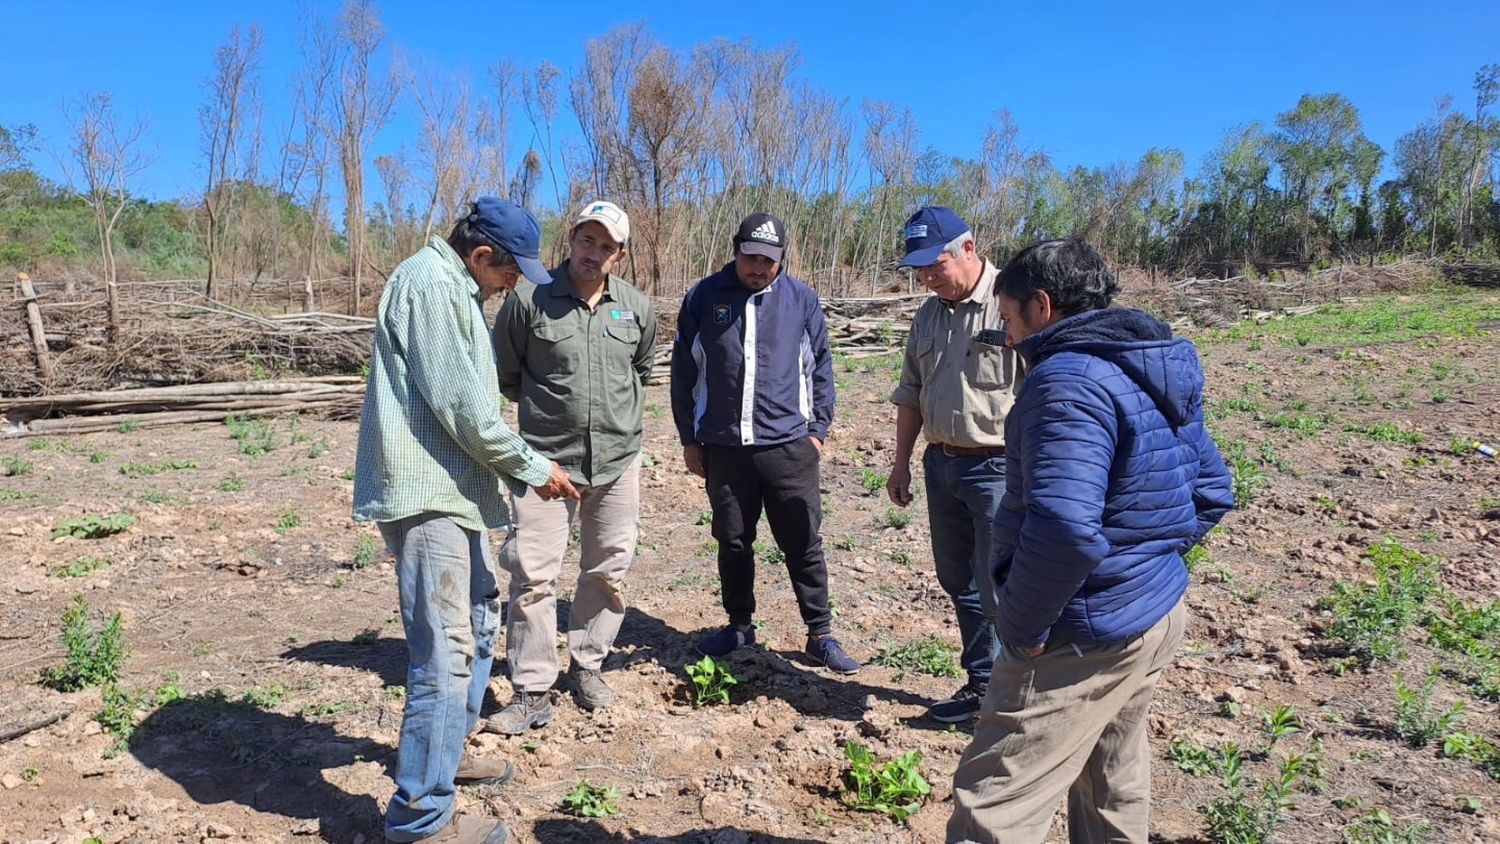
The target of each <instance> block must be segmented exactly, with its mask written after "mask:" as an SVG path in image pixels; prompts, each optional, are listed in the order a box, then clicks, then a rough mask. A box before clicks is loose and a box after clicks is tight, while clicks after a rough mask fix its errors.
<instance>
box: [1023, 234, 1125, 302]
mask: <svg viewBox="0 0 1500 844" xmlns="http://www.w3.org/2000/svg"><path fill="white" fill-rule="evenodd" d="M998 288H999V289H1000V290H1003V291H1004V292H1005V295H1007V296H1009V297H1010V298H1012V299H1016V300H1018V301H1022V302H1024V301H1026V300H1028V299H1030V298H1031V297H1033V296H1035V295H1036V294H1037V293H1042V292H1045V293H1046V294H1047V295H1048V296H1050V297H1052V307H1053V308H1055V309H1057V310H1058V311H1059V312H1061V313H1062V314H1063V315H1064V316H1072V315H1073V314H1079V313H1083V312H1084V311H1097V310H1099V309H1101V308H1107V307H1109V303H1110V302H1111V301H1113V300H1114V298H1115V294H1116V293H1117V292H1119V290H1120V284H1119V282H1118V281H1116V280H1115V274H1114V271H1112V270H1111V269H1110V268H1109V265H1108V264H1106V263H1104V258H1103V257H1102V256H1101V255H1100V254H1099V253H1098V252H1096V251H1094V247H1092V246H1090V245H1088V244H1087V243H1085V242H1083V241H1082V240H1079V239H1077V238H1072V237H1069V238H1064V239H1061V240H1044V241H1042V242H1041V243H1036V244H1033V245H1031V246H1028V247H1026V248H1025V249H1022V250H1021V251H1020V252H1019V253H1018V254H1017V255H1016V257H1014V258H1011V259H1010V262H1009V263H1007V264H1006V265H1005V269H1003V270H1001V271H1000V279H999V282H998Z"/></svg>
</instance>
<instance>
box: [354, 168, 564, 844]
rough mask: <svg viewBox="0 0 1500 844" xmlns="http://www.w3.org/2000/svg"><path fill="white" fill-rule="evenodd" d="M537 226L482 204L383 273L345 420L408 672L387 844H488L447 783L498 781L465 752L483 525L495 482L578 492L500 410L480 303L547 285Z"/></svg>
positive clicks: (501, 515)
mask: <svg viewBox="0 0 1500 844" xmlns="http://www.w3.org/2000/svg"><path fill="white" fill-rule="evenodd" d="M540 254H541V228H540V227H539V226H538V225H537V222H536V220H535V219H534V218H532V216H531V215H530V214H528V213H527V212H526V211H525V210H524V209H522V208H520V207H519V206H516V205H513V204H511V203H509V202H505V201H503V200H500V199H496V198H495V197H489V196H484V197H480V198H479V200H478V201H477V202H476V203H475V204H474V208H473V210H472V212H471V213H470V214H468V215H467V216H466V217H464V218H463V219H461V220H459V221H458V223H457V224H456V225H455V226H454V227H453V231H452V233H451V234H449V235H448V239H447V240H443V239H441V238H437V237H434V238H432V240H431V241H429V242H428V244H427V246H426V248H424V249H422V251H420V252H418V253H417V254H415V255H413V256H411V257H410V258H407V259H406V260H405V261H403V262H402V263H401V265H400V266H398V267H397V268H396V271H395V273H393V274H392V275H391V279H390V282H389V284H387V285H386V288H385V294H384V295H383V296H382V297H381V299H380V311H379V314H378V315H377V318H376V322H375V349H374V353H373V355H372V356H371V360H370V382H369V386H368V388H367V390H366V393H365V406H364V412H363V414H362V415H361V417H360V427H359V453H358V457H357V458H356V462H355V470H354V518H355V519H356V520H358V521H366V522H376V523H378V524H379V525H380V532H381V535H382V536H384V537H385V541H386V545H387V547H389V548H390V551H391V553H392V554H393V555H394V556H395V558H396V566H397V568H396V580H397V585H398V588H399V591H400V596H401V622H402V625H403V627H404V628H405V630H406V642H407V650H408V653H409V655H410V664H409V666H408V668H407V679H406V688H407V695H406V709H405V713H404V716H403V719H402V722H401V739H400V744H399V750H400V758H399V760H398V762H397V765H396V775H395V779H396V793H395V795H394V796H393V797H392V798H391V802H390V807H389V808H388V809H387V811H386V819H385V836H386V840H388V841H429V842H444V844H447V842H475V843H476V844H479V842H483V844H501V842H503V841H505V839H506V838H507V834H508V833H507V830H506V826H505V824H504V823H503V822H500V821H496V820H494V819H493V818H465V817H457V816H455V814H454V807H455V795H456V785H455V783H478V782H503V781H505V780H507V779H509V778H510V776H511V773H512V767H511V765H510V763H509V762H505V761H503V760H498V761H497V760H484V759H472V758H469V757H468V756H467V755H466V754H465V753H464V745H465V744H466V742H467V739H468V736H469V734H470V733H471V732H473V730H474V727H475V726H476V724H477V723H478V720H479V707H480V705H481V704H482V703H483V701H484V692H485V689H486V687H487V686H488V685H489V678H490V666H491V663H493V661H494V646H495V633H496V627H497V623H498V620H499V619H498V616H499V596H500V593H499V589H498V588H497V586H496V583H495V576H494V572H493V566H492V564H491V559H490V546H489V537H488V533H487V532H488V530H489V529H492V528H499V527H504V526H506V525H507V524H508V522H509V520H510V516H509V513H508V512H507V510H506V507H505V502H504V499H503V497H502V496H501V493H500V481H501V480H504V481H505V483H506V484H507V485H508V486H509V487H510V488H511V490H512V491H514V492H516V493H517V494H519V493H520V492H521V491H522V490H524V489H525V488H527V487H531V488H533V489H535V490H536V494H537V495H538V496H539V497H540V498H542V499H548V500H550V499H555V498H563V497H567V498H575V499H576V498H577V497H578V491H577V490H576V489H574V487H573V485H572V484H571V483H570V482H569V481H568V475H567V472H565V471H563V469H562V468H561V467H559V466H558V465H557V464H555V463H553V462H551V461H550V460H548V459H546V458H545V457H543V456H541V455H540V454H538V453H537V452H536V451H534V450H533V449H532V448H531V447H530V446H528V445H527V444H526V442H525V441H524V440H522V439H521V437H520V436H518V435H517V434H516V433H515V432H514V431H512V430H511V429H510V427H509V426H507V425H506V424H505V422H504V420H503V419H502V418H501V416H500V408H501V400H500V393H499V382H498V379H497V377H496V373H495V359H494V353H493V352H492V351H491V348H490V340H489V330H488V327H487V326H486V324H485V320H484V312H483V311H482V310H481V303H482V302H483V301H484V300H485V299H487V298H488V297H490V296H492V295H494V294H495V293H498V292H499V291H501V290H513V289H515V286H516V283H517V281H518V280H519V279H520V277H521V276H522V275H524V276H525V277H526V278H527V279H528V280H530V281H532V282H533V283H535V284H548V283H550V282H551V281H552V277H551V275H550V274H549V273H548V272H547V271H546V268H545V267H543V266H542V263H541V261H540Z"/></svg>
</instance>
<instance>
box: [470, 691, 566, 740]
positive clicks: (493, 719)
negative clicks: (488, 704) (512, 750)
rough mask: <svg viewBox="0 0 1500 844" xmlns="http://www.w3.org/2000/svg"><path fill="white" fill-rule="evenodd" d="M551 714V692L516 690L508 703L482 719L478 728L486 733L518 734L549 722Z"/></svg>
mask: <svg viewBox="0 0 1500 844" xmlns="http://www.w3.org/2000/svg"><path fill="white" fill-rule="evenodd" d="M553 714H554V713H553V711H552V695H551V693H549V692H516V696H515V697H513V698H511V699H510V705H509V706H506V707H505V708H504V709H502V710H500V711H499V712H496V713H495V714H494V715H491V716H490V717H488V718H486V719H484V721H482V722H481V723H480V728H481V729H483V730H484V731H485V732H487V733H500V734H502V735H507V736H518V735H520V734H522V733H524V732H526V731H527V730H532V729H535V728H537V727H541V726H544V725H546V724H549V723H551V722H552V717H553Z"/></svg>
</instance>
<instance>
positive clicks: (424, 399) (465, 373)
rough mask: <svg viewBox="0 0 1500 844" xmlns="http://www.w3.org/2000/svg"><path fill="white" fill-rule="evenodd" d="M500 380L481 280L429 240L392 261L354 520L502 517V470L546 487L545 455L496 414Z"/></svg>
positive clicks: (518, 483)
mask: <svg viewBox="0 0 1500 844" xmlns="http://www.w3.org/2000/svg"><path fill="white" fill-rule="evenodd" d="M498 385H499V382H498V379H497V378H496V375H495V357H494V352H493V351H492V349H491V347H490V342H489V330H488V326H487V325H486V324H485V321H484V312H483V311H482V310H481V309H480V302H479V285H478V284H476V283H475V282H474V279H473V277H472V276H470V275H469V272H468V270H467V269H465V267H464V264H463V260H462V259H460V258H459V257H458V253H456V252H454V251H453V249H452V247H450V246H449V245H448V244H447V242H446V241H444V240H443V239H442V238H437V237H434V238H432V240H430V241H429V242H428V244H427V248H425V249H423V250H422V251H421V252H418V253H417V254H415V255H413V256H411V257H410V258H407V259H406V260H405V261H402V262H401V265H400V266H398V267H396V271H395V272H394V273H392V274H391V279H390V282H389V283H388V284H387V285H386V288H385V294H384V295H383V296H381V297H380V312H379V314H378V315H377V316H376V320H375V351H374V353H373V354H372V356H371V358H370V383H369V386H368V387H367V388H366V390H365V407H364V412H363V413H362V414H361V415H360V420H359V454H358V456H357V457H356V458H355V463H354V518H355V519H357V520H359V521H364V522H391V521H396V520H398V519H404V518H407V517H409V516H415V515H417V514H419V513H441V514H443V515H446V516H448V517H450V518H452V519H453V521H455V522H457V523H458V524H459V525H460V526H462V527H465V528H469V529H470V530H483V529H485V528H495V527H502V526H504V525H506V524H507V523H508V522H509V520H510V514H509V512H508V511H507V510H506V507H505V500H504V498H503V497H502V496H501V492H500V479H501V478H504V479H505V480H506V482H507V483H508V484H510V485H511V488H512V490H513V491H515V492H517V493H519V492H521V491H522V489H524V486H541V485H542V484H545V483H546V482H547V479H548V478H549V477H550V476H551V473H552V462H551V461H550V460H548V459H547V458H545V457H543V456H542V455H540V454H538V453H537V452H536V451H534V450H533V449H532V448H531V447H530V446H528V445H527V444H526V442H525V441H524V440H522V439H521V438H520V436H518V435H517V434H516V432H515V431H512V430H511V429H510V427H509V426H508V425H506V424H505V420H503V419H502V418H501V417H500V408H501V401H502V399H501V398H500V391H499V386H498ZM497 476H498V477H497ZM523 485H524V486H523Z"/></svg>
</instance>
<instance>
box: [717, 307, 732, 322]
mask: <svg viewBox="0 0 1500 844" xmlns="http://www.w3.org/2000/svg"><path fill="white" fill-rule="evenodd" d="M733 321H734V311H732V310H730V308H729V306H728V305H714V322H715V323H717V324H719V325H728V324H729V323H731V322H733Z"/></svg>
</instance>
